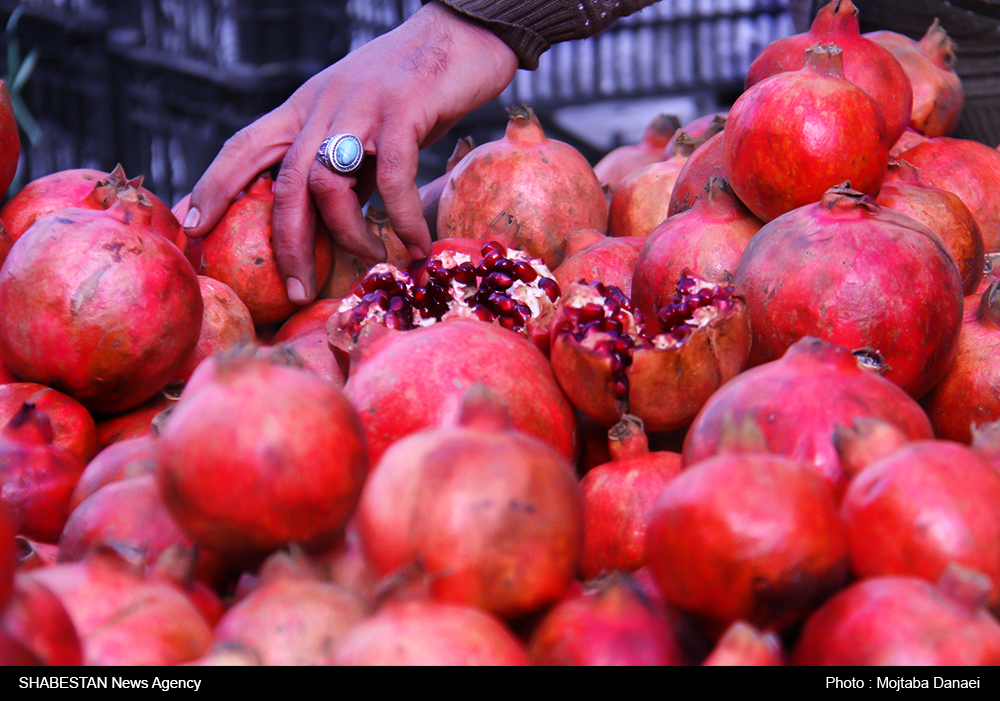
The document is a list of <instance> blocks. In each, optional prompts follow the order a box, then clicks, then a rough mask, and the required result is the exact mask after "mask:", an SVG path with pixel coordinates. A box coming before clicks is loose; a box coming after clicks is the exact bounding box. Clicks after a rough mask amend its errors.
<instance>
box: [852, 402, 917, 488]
mask: <svg viewBox="0 0 1000 701" xmlns="http://www.w3.org/2000/svg"><path fill="white" fill-rule="evenodd" d="M910 442H911V439H910V437H909V436H907V435H906V433H905V432H904V431H903V430H902V429H901V428H899V427H898V426H895V425H893V424H891V423H889V422H888V421H883V420H881V419H873V418H870V417H865V416H859V417H857V418H855V419H854V421H853V422H852V423H851V425H850V426H847V425H844V424H837V425H836V426H834V428H833V446H834V448H836V449H837V458H838V460H840V469H841V470H843V472H844V476H845V477H846V478H847V479H852V478H853V477H854V476H855V475H856V474H858V473H859V472H861V471H862V470H863V469H865V468H866V467H868V466H869V465H871V464H872V463H873V462H876V461H878V460H881V459H882V458H884V457H888V456H889V455H892V454H893V453H895V452H896V451H897V450H899V449H900V448H902V447H903V446H904V445H906V444H907V443H910Z"/></svg>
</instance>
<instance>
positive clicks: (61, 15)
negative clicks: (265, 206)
mask: <svg viewBox="0 0 1000 701" xmlns="http://www.w3.org/2000/svg"><path fill="white" fill-rule="evenodd" d="M974 1H976V2H986V3H987V4H994V5H995V4H996V3H995V2H993V0H974ZM855 2H856V4H857V5H858V6H859V8H860V10H861V17H862V20H863V26H862V31H868V30H870V29H874V28H881V27H882V26H884V24H880V22H884V21H888V20H891V19H892V18H891V17H890V18H868V17H867V16H866V11H865V5H866V2H865V0H855ZM922 2H924V0H911V1H910V2H909V3H908V4H907V5H906V6H907V7H909V8H911V10H912V12H908V13H907V17H909V19H910V21H909V23H904V25H905V26H904V27H903V28H902V29H897V31H903V32H904V33H908V34H910V35H911V36H913V37H915V38H919V37H920V36H921V35H922V34H923V32H924V31H925V30H926V28H927V26H928V25H929V24H930V21H931V19H933V16H934V12H933V10H934V9H935V8H933V7H932V8H930V9H928V10H927V11H928V12H931V14H930V15H929V16H927V17H924V16H921V15H920V12H921V8H922V7H923V6H922V5H921V3H922ZM789 3H790V0H661V1H660V2H658V3H656V4H655V5H652V6H650V7H648V8H646V9H645V10H643V11H641V12H639V13H637V14H635V15H633V16H631V17H628V18H625V19H622V20H619V21H618V22H617V23H616V24H615V25H614V26H612V27H611V28H610V29H609V30H608V31H606V32H605V33H604V34H602V35H601V36H599V37H595V38H593V39H587V40H582V41H576V42H568V43H565V44H559V45H556V46H554V47H553V48H552V49H551V50H550V51H548V52H547V53H546V54H545V55H543V56H542V60H541V62H540V65H539V68H538V69H537V70H536V71H533V72H528V71H519V72H518V74H517V76H516V78H515V79H514V81H513V82H512V84H511V85H510V87H509V88H508V89H507V90H506V91H505V93H504V94H503V95H502V96H501V97H500V98H499V99H498V100H496V101H495V102H494V103H491V104H490V105H487V106H485V107H483V108H482V109H480V110H477V111H476V112H474V113H472V114H470V115H468V116H467V117H466V118H465V119H464V120H463V121H462V123H461V124H459V125H458V126H457V127H456V129H455V130H454V131H453V133H451V134H449V135H447V136H446V137H444V138H443V139H442V140H441V141H439V142H438V143H437V144H436V145H435V146H433V147H431V148H429V149H426V150H425V151H424V152H422V154H421V167H420V176H419V178H418V180H419V181H421V183H422V182H426V181H429V180H431V179H433V178H435V177H437V176H438V175H440V174H441V173H443V172H444V168H445V161H446V159H447V157H448V155H450V153H451V151H452V149H453V147H454V145H455V141H456V139H457V138H458V137H461V136H465V135H472V136H473V138H474V139H475V140H476V142H477V143H484V142H485V141H488V140H491V139H495V138H498V137H499V136H500V135H502V133H503V129H504V125H505V123H506V113H505V110H504V108H505V106H507V105H510V104H514V103H520V102H524V103H526V104H528V105H530V106H532V107H533V108H534V109H535V111H536V112H537V113H538V114H539V116H540V118H541V120H542V123H543V125H544V126H545V128H546V132H547V133H548V134H549V135H550V136H553V137H555V138H558V139H561V140H564V141H568V142H570V143H572V144H573V145H574V146H576V147H577V148H579V149H580V150H581V151H582V152H583V153H584V154H585V155H586V156H587V157H588V158H589V159H590V160H591V162H592V163H594V162H596V161H597V160H598V159H599V158H600V156H601V155H602V154H603V153H605V152H606V151H608V150H609V149H611V148H613V147H615V146H618V145H620V144H622V143H635V142H637V141H638V140H639V138H640V137H641V134H642V131H643V129H644V128H645V126H646V124H647V123H648V122H649V121H650V120H651V119H652V118H653V117H655V116H656V115H657V114H659V113H660V112H667V113H674V114H677V115H678V116H679V117H680V118H681V121H682V122H684V121H688V120H690V119H692V118H693V117H695V116H698V115H700V114H705V113H709V112H714V111H716V110H719V109H726V108H727V107H728V106H729V105H730V104H731V103H732V102H733V100H735V99H736V97H738V96H739V94H740V92H742V87H743V76H744V74H745V72H746V70H747V67H748V66H749V65H750V62H751V61H752V60H753V58H754V57H755V56H756V55H757V53H759V52H760V50H761V49H762V48H763V47H764V46H765V45H766V44H767V43H769V42H770V41H773V40H774V39H776V38H779V37H782V36H786V35H788V34H793V33H795V32H796V31H803V30H804V29H805V28H806V27H807V26H808V23H809V21H810V18H811V15H812V13H813V12H814V10H815V9H817V8H818V6H819V5H820V4H822V3H819V2H813V0H806V1H804V2H803V1H801V0H791V3H792V5H793V7H792V8H791V9H790V7H789ZM882 4H883V5H884V3H882ZM927 4H928V5H931V3H930V2H929V0H928V2H927ZM938 4H939V5H940V4H941V3H938ZM946 4H947V5H948V6H949V7H951V3H946ZM814 5H815V7H814ZM419 7H420V2H419V0H282V1H281V2H278V1H276V0H23V1H22V2H11V1H10V0H0V22H3V23H4V24H2V25H0V26H6V31H4V33H3V40H2V46H0V77H3V78H4V79H5V80H6V81H7V84H8V86H9V87H11V88H12V92H13V93H14V94H15V101H17V100H20V103H19V110H20V113H19V115H18V117H19V123H20V124H21V127H22V158H21V163H20V165H19V171H18V176H17V179H16V180H15V183H14V185H13V186H12V188H11V191H10V192H11V194H12V193H13V192H16V190H17V188H18V187H19V186H20V185H23V184H24V183H26V182H28V181H30V180H33V179H35V178H38V177H41V176H42V175H45V174H48V173H51V172H55V171H58V170H64V169H68V168H84V167H85V168H95V169H98V170H104V171H110V170H111V169H112V168H113V167H114V166H115V164H116V163H119V162H120V163H122V165H123V166H124V167H125V171H126V173H127V174H128V175H129V176H133V177H134V176H136V175H144V176H145V178H146V181H145V184H146V186H147V187H149V188H150V189H151V190H153V191H154V192H155V193H156V194H157V195H159V196H160V197H161V198H163V199H165V200H166V201H168V202H169V203H171V204H173V203H174V202H176V201H177V200H178V199H180V198H181V197H183V196H184V195H185V194H187V193H188V192H189V191H190V189H191V187H192V186H193V184H194V182H195V181H196V180H197V179H198V177H199V176H200V174H201V173H202V172H203V171H204V169H205V168H206V167H207V166H208V164H209V163H210V162H211V161H212V159H213V157H214V156H215V154H216V153H217V152H218V150H219V148H220V147H221V146H222V144H223V142H224V141H225V140H226V139H227V138H228V137H229V136H231V135H232V134H233V133H234V132H236V131H237V130H238V129H240V128H241V127H243V126H245V125H247V124H249V123H250V122H251V121H253V120H254V119H255V118H257V117H258V116H260V115H262V114H264V113H265V112H267V111H269V110H271V109H273V108H274V107H276V106H277V105H279V104H280V103H281V102H282V101H284V100H285V99H286V98H287V97H288V96H289V95H291V94H292V92H293V91H294V90H295V89H296V88H297V87H298V86H299V85H300V84H301V83H302V82H303V81H304V80H305V79H306V78H308V77H309V76H311V75H312V74H314V73H315V72H316V71H318V70H320V69H321V68H323V67H325V66H327V65H329V64H331V63H333V62H335V61H336V60H338V59H339V58H341V57H342V56H344V55H345V54H346V53H347V52H348V51H350V50H351V49H353V48H356V47H358V46H360V45H361V44H363V43H365V42H367V41H370V40H371V39H372V38H374V37H376V36H378V35H379V34H382V33H384V32H386V31H388V30H390V29H391V28H392V27H394V26H396V25H397V24H398V23H399V22H401V21H402V20H404V19H405V18H406V17H408V16H409V15H410V14H412V13H413V12H415V11H416V10H417V9H419ZM958 11H959V12H962V10H961V9H960V8H959V9H958ZM890 14H891V13H890ZM925 14H926V13H925ZM866 19H871V20H877V21H874V22H873V21H868V22H867V25H866V22H865V20H866ZM797 26H798V29H797V28H796V27H797ZM947 26H948V25H947V24H946V27H947ZM952 31H953V30H952V29H951V28H950V27H949V32H952ZM995 38H996V39H1000V36H997V37H995ZM996 43H997V46H1000V41H997V42H996ZM960 48H961V47H960ZM962 65H963V60H962V57H961V55H960V61H959V71H960V73H961V71H962ZM991 66H992V67H993V68H992V70H994V71H995V70H996V68H995V66H996V61H995V60H993V63H991ZM973 68H974V66H973ZM964 78H965V76H963V79H964ZM994 87H995V86H994ZM994 93H996V94H1000V89H994ZM994 101H995V100H994ZM974 103H975V100H974V99H973V100H971V101H970V104H972V107H973V108H974V107H975V104H974ZM973 111H974V109H973ZM994 117H996V121H997V122H998V124H997V125H996V126H997V130H998V133H1000V110H997V114H996V115H994V114H993V113H992V112H988V113H985V117H983V116H980V117H978V118H977V119H978V122H983V123H984V124H986V125H987V126H986V127H985V128H986V129H989V128H990V127H989V123H990V120H991V119H993V118H994ZM984 120H985V121H984ZM973 121H976V120H975V119H974V120H973ZM978 122H977V124H978ZM964 128H965V131H966V132H969V131H970V130H969V127H968V125H965V127H964ZM975 128H976V124H973V129H972V131H973V132H974V131H975ZM980 131H982V129H981V130H980ZM972 136H973V137H975V134H972ZM988 138H989V134H988V133H987V134H986V135H985V138H984V140H985V139H988ZM997 138H998V139H1000V136H998V137H997ZM992 145H996V144H995V143H993V144H992Z"/></svg>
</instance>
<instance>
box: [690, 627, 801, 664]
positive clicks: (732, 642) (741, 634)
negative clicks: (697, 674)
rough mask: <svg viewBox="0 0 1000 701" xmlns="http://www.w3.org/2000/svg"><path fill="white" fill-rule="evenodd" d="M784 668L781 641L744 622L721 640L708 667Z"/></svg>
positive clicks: (731, 629) (726, 633)
mask: <svg viewBox="0 0 1000 701" xmlns="http://www.w3.org/2000/svg"><path fill="white" fill-rule="evenodd" d="M784 664H785V655H784V653H783V651H782V649H781V639H780V638H778V636H777V635H775V634H774V633H771V632H763V631H761V630H758V629H757V628H755V627H753V626H752V625H750V624H749V623H747V622H745V621H736V623H734V624H733V625H731V626H729V628H727V629H726V632H725V633H724V634H723V635H722V637H721V638H719V642H718V644H717V645H716V646H715V649H714V650H712V653H711V654H710V655H709V656H708V657H707V658H705V661H704V662H702V665H704V666H705V667H780V666H782V665H784Z"/></svg>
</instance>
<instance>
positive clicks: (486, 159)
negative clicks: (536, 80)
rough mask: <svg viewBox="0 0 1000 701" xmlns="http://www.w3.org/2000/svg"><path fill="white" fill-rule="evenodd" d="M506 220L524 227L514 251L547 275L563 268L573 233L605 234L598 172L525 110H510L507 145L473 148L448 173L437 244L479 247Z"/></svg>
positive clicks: (604, 208) (503, 142) (504, 140)
mask: <svg viewBox="0 0 1000 701" xmlns="http://www.w3.org/2000/svg"><path fill="white" fill-rule="evenodd" d="M501 212H506V213H507V214H508V215H510V216H512V217H514V218H515V219H517V220H518V221H519V222H521V225H522V226H521V230H520V232H519V233H518V238H517V248H520V249H521V250H523V251H524V252H525V253H527V254H528V255H530V256H533V257H535V258H541V259H542V260H543V261H545V264H546V265H547V266H548V267H549V268H550V269H551V268H556V267H558V266H559V264H560V263H561V262H562V259H563V257H564V255H565V253H564V250H565V249H564V247H563V246H564V240H565V238H566V236H567V235H568V234H569V233H570V232H572V231H576V230H577V229H597V230H598V231H606V230H607V228H608V210H607V204H606V202H605V199H604V193H603V192H602V191H601V185H600V183H599V182H598V181H597V176H596V175H595V174H594V169H593V168H591V166H590V164H589V163H587V160H586V159H585V158H584V157H583V155H581V154H580V152H579V151H577V150H576V149H575V148H573V147H572V146H569V145H567V144H564V143H562V142H561V141H555V140H553V139H548V138H546V136H545V133H544V132H543V131H542V125H541V124H540V123H539V121H538V118H537V117H535V115H534V113H533V112H532V111H531V110H530V109H529V108H527V107H525V106H523V105H521V106H519V107H514V108H511V110H510V121H509V122H508V123H507V133H506V135H505V136H504V138H502V139H500V140H499V141H492V142H490V143H487V144H483V145H481V146H478V147H476V148H475V149H473V150H472V152H471V153H469V154H468V155H467V156H466V157H465V158H463V159H462V161H461V162H460V163H459V164H458V165H457V166H455V168H454V170H452V171H451V177H450V179H449V180H448V184H447V185H446V186H445V189H444V192H443V193H442V194H441V200H440V204H439V206H438V225H437V232H438V236H439V237H440V238H466V239H477V240H478V239H480V238H482V236H483V233H484V230H485V229H486V227H487V225H488V224H489V223H490V222H492V221H493V220H494V219H495V218H496V216H497V215H498V214H500V213H501Z"/></svg>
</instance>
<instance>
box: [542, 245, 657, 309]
mask: <svg viewBox="0 0 1000 701" xmlns="http://www.w3.org/2000/svg"><path fill="white" fill-rule="evenodd" d="M644 244H645V239H642V238H639V237H638V236H624V237H620V238H612V237H605V238H603V239H602V240H600V241H597V242H595V243H593V244H591V245H589V246H586V247H584V248H582V249H581V250H579V251H577V252H576V253H573V254H572V255H568V256H567V257H566V260H564V261H563V263H562V265H560V266H559V267H558V268H556V269H555V270H554V271H553V273H554V274H555V277H556V281H557V282H558V283H559V288H560V289H561V290H568V289H569V286H570V285H572V284H573V283H574V282H603V283H604V284H605V285H607V286H614V287H617V288H618V289H620V290H621V291H622V292H624V293H625V294H626V295H628V296H631V295H632V274H633V272H634V270H635V262H636V260H638V258H639V251H641V250H642V247H643V245H644Z"/></svg>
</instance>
